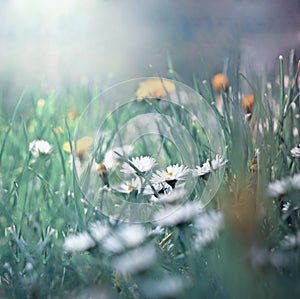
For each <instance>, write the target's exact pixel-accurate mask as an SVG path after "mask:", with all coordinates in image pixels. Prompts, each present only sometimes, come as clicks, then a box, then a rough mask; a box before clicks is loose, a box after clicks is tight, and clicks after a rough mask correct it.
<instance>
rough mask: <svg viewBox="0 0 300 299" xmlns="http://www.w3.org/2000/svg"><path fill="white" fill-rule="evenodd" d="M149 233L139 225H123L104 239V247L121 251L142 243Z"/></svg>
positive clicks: (115, 251) (109, 250)
mask: <svg viewBox="0 0 300 299" xmlns="http://www.w3.org/2000/svg"><path fill="white" fill-rule="evenodd" d="M146 237H147V233H146V231H145V229H144V228H143V227H142V226H139V225H123V226H121V227H120V228H118V229H117V230H116V231H114V232H112V233H111V234H110V235H109V236H107V237H106V238H104V240H103V241H102V246H103V248H104V249H105V250H106V251H108V252H112V253H120V252H122V251H124V250H125V249H127V248H133V247H136V246H138V245H140V244H141V243H142V242H143V241H144V240H145V238H146Z"/></svg>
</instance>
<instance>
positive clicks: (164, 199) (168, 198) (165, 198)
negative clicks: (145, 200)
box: [151, 187, 187, 204]
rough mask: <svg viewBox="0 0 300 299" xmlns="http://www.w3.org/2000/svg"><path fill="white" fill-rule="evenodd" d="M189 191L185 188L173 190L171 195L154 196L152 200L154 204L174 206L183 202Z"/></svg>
mask: <svg viewBox="0 0 300 299" xmlns="http://www.w3.org/2000/svg"><path fill="white" fill-rule="evenodd" d="M186 193H187V190H185V189H184V188H183V187H180V188H177V189H176V190H172V191H170V192H169V193H166V194H159V196H158V197H155V196H153V197H152V198H151V200H152V201H153V202H158V203H162V204H164V203H166V204H174V203H176V202H178V201H179V200H182V199H183V198H184V196H185V195H186Z"/></svg>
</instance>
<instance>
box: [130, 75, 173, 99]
mask: <svg viewBox="0 0 300 299" xmlns="http://www.w3.org/2000/svg"><path fill="white" fill-rule="evenodd" d="M175 89H176V88H175V84H174V83H173V82H172V81H171V80H168V79H160V78H151V79H147V80H145V81H143V82H141V83H140V85H139V88H138V89H137V91H136V98H137V101H139V102H140V101H142V100H143V99H145V98H149V99H151V98H156V99H161V98H163V97H165V96H166V95H167V94H170V93H173V92H174V91H175Z"/></svg>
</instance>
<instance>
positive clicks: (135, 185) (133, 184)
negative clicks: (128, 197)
mask: <svg viewBox="0 0 300 299" xmlns="http://www.w3.org/2000/svg"><path fill="white" fill-rule="evenodd" d="M141 183H142V182H141V180H140V178H134V179H132V180H131V181H128V182H123V183H122V184H120V185H119V186H115V187H114V189H115V190H116V191H118V192H121V193H128V194H129V193H131V192H132V191H134V190H136V191H138V192H140V191H141V188H142V184H141Z"/></svg>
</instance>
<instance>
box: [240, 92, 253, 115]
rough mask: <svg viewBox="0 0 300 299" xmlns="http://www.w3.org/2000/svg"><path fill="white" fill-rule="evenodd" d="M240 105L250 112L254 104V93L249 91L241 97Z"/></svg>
mask: <svg viewBox="0 0 300 299" xmlns="http://www.w3.org/2000/svg"><path fill="white" fill-rule="evenodd" d="M242 106H243V108H244V109H245V111H246V112H247V113H252V111H253V106H254V95H253V93H249V94H247V95H246V96H244V97H243V99H242Z"/></svg>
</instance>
